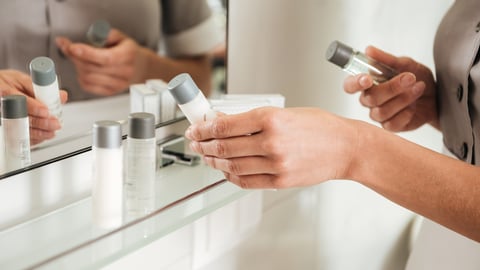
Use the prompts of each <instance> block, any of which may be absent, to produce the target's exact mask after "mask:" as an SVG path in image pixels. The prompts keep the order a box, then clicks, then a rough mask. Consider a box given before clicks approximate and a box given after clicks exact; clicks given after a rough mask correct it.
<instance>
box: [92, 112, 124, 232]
mask: <svg viewBox="0 0 480 270" xmlns="http://www.w3.org/2000/svg"><path fill="white" fill-rule="evenodd" d="M122 153H123V149H122V127H121V125H120V123H118V122H116V121H97V122H95V123H94V125H93V145H92V154H93V179H92V212H93V222H94V224H95V225H97V226H98V227H99V228H101V229H111V228H115V227H118V226H120V225H121V224H122V221H123V156H122Z"/></svg>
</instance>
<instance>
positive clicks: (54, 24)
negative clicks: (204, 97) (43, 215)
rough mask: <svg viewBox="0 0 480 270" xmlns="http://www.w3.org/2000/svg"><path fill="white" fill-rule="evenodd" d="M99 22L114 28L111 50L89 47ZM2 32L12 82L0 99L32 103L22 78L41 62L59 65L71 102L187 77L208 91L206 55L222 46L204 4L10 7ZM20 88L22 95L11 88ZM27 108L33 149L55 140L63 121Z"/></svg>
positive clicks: (23, 3)
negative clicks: (22, 98)
mask: <svg viewBox="0 0 480 270" xmlns="http://www.w3.org/2000/svg"><path fill="white" fill-rule="evenodd" d="M99 19H103V20H106V21H108V22H109V23H110V25H111V26H112V30H111V31H110V33H109V36H108V40H107V44H106V47H105V48H96V47H93V46H90V45H88V44H87V43H86V32H87V30H88V28H89V26H90V24H91V23H93V22H94V21H96V20H99ZM0 25H1V28H2V37H1V38H0V40H1V42H0V74H2V78H4V80H6V81H8V82H10V83H9V84H8V85H9V86H8V87H7V88H6V89H8V91H6V89H3V88H2V89H0V90H2V94H8V93H12V92H15V91H21V92H23V93H24V94H26V95H29V96H30V97H33V95H32V93H33V92H32V91H30V90H29V89H25V88H26V86H27V85H28V84H29V83H28V82H25V77H24V76H23V75H21V73H20V72H22V74H23V73H25V74H28V63H29V62H30V61H31V60H32V59H33V58H35V57H37V56H40V55H43V56H48V57H50V58H51V59H52V60H53V61H54V62H55V65H56V70H57V73H58V76H59V83H60V88H61V89H64V90H65V91H66V92H68V100H69V101H78V100H88V99H92V98H99V97H105V96H111V95H115V94H119V93H124V92H126V91H127V89H128V87H129V85H130V84H133V83H141V82H144V81H145V80H147V79H153V78H156V79H163V80H164V81H169V80H170V79H171V78H172V77H174V76H175V75H177V74H178V73H181V72H188V73H190V74H191V75H192V77H193V78H194V79H195V81H196V82H197V83H198V84H199V86H200V87H201V89H203V90H204V91H205V92H206V93H205V94H208V93H209V91H210V77H211V76H210V59H209V54H208V52H209V51H211V50H212V48H214V47H215V45H216V44H217V43H218V42H219V39H218V36H217V33H216V32H215V31H216V27H215V25H214V21H213V17H212V14H211V10H210V7H209V5H208V3H207V2H206V1H205V0H162V1H160V0H159V1H151V0H137V1H127V0H105V1H94V0H70V1H34V0H19V1H7V2H5V3H4V5H3V6H2V9H1V10H0ZM7 69H8V70H7ZM13 71H19V72H13ZM20 81H21V82H24V83H22V85H21V86H22V87H20V86H19V87H16V86H18V83H12V82H20ZM62 99H63V100H64V101H65V100H66V94H65V93H62ZM28 103H29V104H28V106H29V114H30V118H31V120H30V121H31V137H32V143H39V142H41V141H43V140H45V139H50V138H52V137H53V136H54V134H55V130H58V129H59V128H60V124H59V123H58V121H56V120H55V119H53V118H48V117H46V116H45V114H44V112H45V110H44V109H46V108H44V107H42V106H41V105H40V104H39V103H38V102H34V101H33V99H32V98H30V99H28Z"/></svg>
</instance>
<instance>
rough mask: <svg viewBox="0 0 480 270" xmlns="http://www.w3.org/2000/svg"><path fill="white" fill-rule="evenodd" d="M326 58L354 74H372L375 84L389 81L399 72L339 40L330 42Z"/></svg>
mask: <svg viewBox="0 0 480 270" xmlns="http://www.w3.org/2000/svg"><path fill="white" fill-rule="evenodd" d="M326 58H327V60H328V61H330V62H332V63H334V64H335V65H337V66H339V67H341V68H342V69H343V70H344V71H346V72H348V73H350V74H352V75H357V74H362V73H364V74H369V75H370V76H372V78H373V82H374V84H379V83H382V82H385V81H388V80H389V79H391V78H393V77H394V76H395V75H397V74H398V73H397V72H396V71H395V70H394V69H393V68H391V67H389V66H387V65H385V64H383V63H380V62H378V61H376V60H375V59H373V58H370V57H368V56H367V55H365V54H363V53H361V52H359V51H355V50H353V49H352V48H351V47H349V46H347V45H345V44H343V43H341V42H339V41H333V42H332V43H331V44H330V46H329V47H328V49H327V53H326Z"/></svg>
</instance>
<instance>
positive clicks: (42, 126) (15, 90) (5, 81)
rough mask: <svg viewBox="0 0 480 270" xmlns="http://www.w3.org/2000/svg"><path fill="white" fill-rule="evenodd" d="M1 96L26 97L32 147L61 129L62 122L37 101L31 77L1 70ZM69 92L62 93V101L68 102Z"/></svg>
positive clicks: (17, 72) (13, 71)
mask: <svg viewBox="0 0 480 270" xmlns="http://www.w3.org/2000/svg"><path fill="white" fill-rule="evenodd" d="M0 95H1V96H7V95H24V96H26V98H27V110H28V117H29V120H30V143H31V144H32V145H34V144H38V143H40V142H43V141H44V140H48V139H51V138H53V137H54V136H55V131H57V130H59V129H60V128H61V125H60V122H59V121H58V119H57V118H55V117H54V116H51V115H50V114H49V112H48V108H47V107H46V106H45V105H44V104H43V103H42V102H40V101H38V100H36V99H35V94H34V92H33V86H32V80H31V78H30V76H29V75H27V74H25V73H22V72H20V71H16V70H8V69H7V70H0ZM67 99H68V95H67V92H65V91H63V90H61V91H60V100H61V102H62V103H65V102H67Z"/></svg>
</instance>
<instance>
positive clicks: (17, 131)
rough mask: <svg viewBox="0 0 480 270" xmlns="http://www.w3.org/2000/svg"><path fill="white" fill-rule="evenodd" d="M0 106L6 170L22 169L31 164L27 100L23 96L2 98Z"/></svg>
mask: <svg viewBox="0 0 480 270" xmlns="http://www.w3.org/2000/svg"><path fill="white" fill-rule="evenodd" d="M1 106H2V126H3V131H4V134H3V135H4V139H5V165H6V170H7V171H12V170H17V169H21V168H24V167H26V166H28V165H30V163H31V158H30V127H29V122H28V113H27V99H26V97H25V96H23V95H10V96H4V97H2V105H1Z"/></svg>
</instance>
